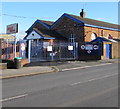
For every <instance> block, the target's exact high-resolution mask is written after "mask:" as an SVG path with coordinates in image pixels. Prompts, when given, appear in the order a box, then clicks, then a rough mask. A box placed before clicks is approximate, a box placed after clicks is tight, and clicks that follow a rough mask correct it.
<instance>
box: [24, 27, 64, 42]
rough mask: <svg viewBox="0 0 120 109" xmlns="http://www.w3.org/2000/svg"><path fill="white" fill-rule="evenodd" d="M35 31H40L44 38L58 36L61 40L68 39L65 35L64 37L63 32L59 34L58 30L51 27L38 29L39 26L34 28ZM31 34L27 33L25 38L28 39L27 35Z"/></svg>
mask: <svg viewBox="0 0 120 109" xmlns="http://www.w3.org/2000/svg"><path fill="white" fill-rule="evenodd" d="M33 30H34V31H36V32H37V33H39V34H40V35H41V36H43V37H44V38H45V37H47V38H49V37H50V38H56V39H60V40H66V38H65V37H63V36H62V35H61V34H59V33H58V32H56V31H55V30H49V29H40V30H38V29H37V28H33ZM28 35H29V34H27V35H26V36H25V37H24V39H26V37H28Z"/></svg>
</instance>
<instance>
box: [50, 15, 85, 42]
mask: <svg viewBox="0 0 120 109" xmlns="http://www.w3.org/2000/svg"><path fill="white" fill-rule="evenodd" d="M77 25H78V23H77V22H75V21H73V20H71V19H69V18H68V17H63V18H62V20H60V21H59V22H58V24H57V25H56V26H54V27H53V28H52V29H53V30H56V31H57V32H58V33H60V34H61V35H63V36H64V37H66V38H68V39H69V37H70V35H71V34H74V35H75V37H76V41H77V42H84V27H79V26H77Z"/></svg>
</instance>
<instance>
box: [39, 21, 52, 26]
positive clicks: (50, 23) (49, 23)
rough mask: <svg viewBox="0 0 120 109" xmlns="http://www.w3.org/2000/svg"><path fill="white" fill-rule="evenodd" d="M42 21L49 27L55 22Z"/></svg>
mask: <svg viewBox="0 0 120 109" xmlns="http://www.w3.org/2000/svg"><path fill="white" fill-rule="evenodd" d="M40 21H42V22H43V23H45V24H46V25H47V26H51V25H52V24H53V23H54V22H52V21H45V20H40Z"/></svg>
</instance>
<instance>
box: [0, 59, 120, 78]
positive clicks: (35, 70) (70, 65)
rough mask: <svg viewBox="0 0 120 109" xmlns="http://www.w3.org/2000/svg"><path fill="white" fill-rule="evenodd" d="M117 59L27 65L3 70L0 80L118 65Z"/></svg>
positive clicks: (0, 72)
mask: <svg viewBox="0 0 120 109" xmlns="http://www.w3.org/2000/svg"><path fill="white" fill-rule="evenodd" d="M119 62H120V61H119V60H118V59H106V60H98V61H66V62H56V63H54V64H53V65H54V66H53V65H52V64H49V65H47V64H46V65H47V66H42V65H41V64H40V65H39V64H38V63H37V64H35V63H33V64H30V65H29V64H28V65H27V66H25V67H22V68H20V69H3V70H1V71H0V79H9V78H16V77H23V76H32V75H38V74H45V73H51V72H59V71H66V70H72V69H77V68H84V67H89V66H93V65H97V64H104V63H119Z"/></svg>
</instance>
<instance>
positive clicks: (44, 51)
mask: <svg viewBox="0 0 120 109" xmlns="http://www.w3.org/2000/svg"><path fill="white" fill-rule="evenodd" d="M28 42H29V43H28V46H29V47H28V60H29V63H30V62H37V61H60V60H76V59H78V43H77V42H75V43H68V42H59V43H53V44H52V45H48V46H47V47H45V46H44V43H45V42H42V41H41V42H39V41H37V43H35V42H34V41H33V40H29V41H28ZM48 49H49V50H48Z"/></svg>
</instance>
